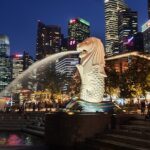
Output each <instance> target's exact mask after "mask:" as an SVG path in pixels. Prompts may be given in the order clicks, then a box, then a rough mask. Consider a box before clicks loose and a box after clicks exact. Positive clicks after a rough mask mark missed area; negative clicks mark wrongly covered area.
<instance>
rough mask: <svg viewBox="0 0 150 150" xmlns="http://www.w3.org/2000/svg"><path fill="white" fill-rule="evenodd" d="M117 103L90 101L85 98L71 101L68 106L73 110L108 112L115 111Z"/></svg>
mask: <svg viewBox="0 0 150 150" xmlns="http://www.w3.org/2000/svg"><path fill="white" fill-rule="evenodd" d="M114 107H115V105H114V103H112V102H110V101H106V102H104V101H103V102H100V103H90V102H86V101H83V100H76V101H71V102H70V103H69V104H68V105H67V106H66V108H67V109H69V110H71V111H81V112H108V113H113V109H114Z"/></svg>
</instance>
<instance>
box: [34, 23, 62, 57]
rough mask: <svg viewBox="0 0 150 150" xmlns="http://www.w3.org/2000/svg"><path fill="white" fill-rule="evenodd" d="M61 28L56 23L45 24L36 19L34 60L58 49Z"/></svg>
mask: <svg viewBox="0 0 150 150" xmlns="http://www.w3.org/2000/svg"><path fill="white" fill-rule="evenodd" d="M60 47H61V28H60V27H59V26H56V25H45V24H43V23H42V22H40V21H38V29H37V44H36V60H40V59H43V58H45V57H46V56H47V55H50V54H54V53H57V52H59V51H60Z"/></svg>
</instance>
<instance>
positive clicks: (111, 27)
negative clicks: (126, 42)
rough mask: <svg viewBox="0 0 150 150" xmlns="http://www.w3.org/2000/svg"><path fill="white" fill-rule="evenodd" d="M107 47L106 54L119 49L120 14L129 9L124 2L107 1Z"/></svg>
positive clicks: (116, 0)
mask: <svg viewBox="0 0 150 150" xmlns="http://www.w3.org/2000/svg"><path fill="white" fill-rule="evenodd" d="M104 3H105V27H106V29H105V42H106V44H105V46H106V54H107V55H108V54H112V52H113V51H114V50H118V49H119V45H118V41H119V39H118V12H120V11H123V10H124V9H126V8H127V5H126V4H125V2H124V0H105V1H104Z"/></svg>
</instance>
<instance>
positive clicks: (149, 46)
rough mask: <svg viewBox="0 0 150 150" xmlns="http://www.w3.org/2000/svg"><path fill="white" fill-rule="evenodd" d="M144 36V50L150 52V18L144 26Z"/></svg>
mask: <svg viewBox="0 0 150 150" xmlns="http://www.w3.org/2000/svg"><path fill="white" fill-rule="evenodd" d="M142 32H143V38H144V52H146V53H150V20H148V21H147V22H146V23H144V24H143V26H142Z"/></svg>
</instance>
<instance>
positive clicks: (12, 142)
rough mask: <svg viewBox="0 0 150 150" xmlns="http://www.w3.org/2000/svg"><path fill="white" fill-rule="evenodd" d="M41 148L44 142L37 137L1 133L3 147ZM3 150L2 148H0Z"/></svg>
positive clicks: (0, 142) (0, 139) (0, 144)
mask: <svg viewBox="0 0 150 150" xmlns="http://www.w3.org/2000/svg"><path fill="white" fill-rule="evenodd" d="M33 145H34V146H40V145H44V141H43V140H42V139H41V138H39V137H36V136H32V135H30V134H26V133H23V132H4V131H2V132H0V147H1V146H33ZM0 149H1V148H0Z"/></svg>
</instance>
